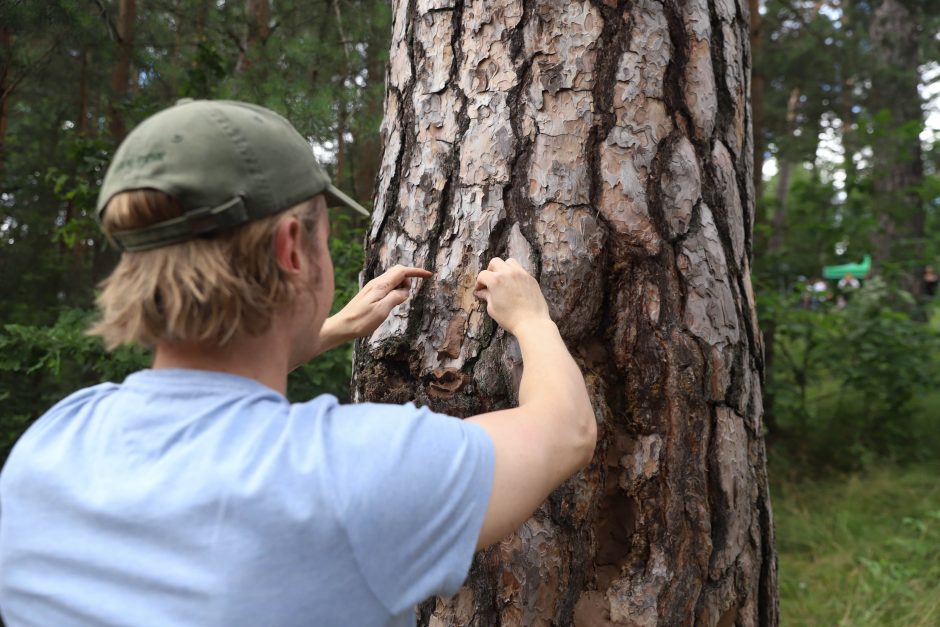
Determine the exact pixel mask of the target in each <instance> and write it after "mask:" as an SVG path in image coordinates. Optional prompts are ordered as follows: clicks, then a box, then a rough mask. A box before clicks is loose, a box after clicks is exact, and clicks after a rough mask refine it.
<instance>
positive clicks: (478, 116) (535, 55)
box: [354, 0, 777, 627]
mask: <svg viewBox="0 0 940 627" xmlns="http://www.w3.org/2000/svg"><path fill="white" fill-rule="evenodd" d="M748 27H749V16H748V6H747V3H746V2H744V0H739V3H738V4H735V3H734V2H733V0H694V1H690V2H688V3H686V4H685V5H684V6H682V7H677V6H675V5H673V4H671V3H667V4H666V5H663V4H662V3H658V2H653V1H652V0H637V1H636V2H633V3H626V2H621V3H620V4H619V5H617V4H616V3H615V2H612V1H608V2H567V1H561V0H555V1H553V2H550V1H532V0H515V1H514V0H487V1H484V0H474V1H470V2H466V3H458V2H456V1H455V0H402V1H400V2H397V4H396V9H395V19H394V27H393V36H392V47H391V59H390V69H389V74H388V86H387V93H386V117H385V121H384V123H383V126H382V137H383V142H384V154H383V160H382V165H381V168H380V172H379V185H378V195H377V198H376V204H375V211H374V214H373V222H372V228H371V231H370V233H369V235H368V250H367V265H366V272H365V278H367V279H368V278H371V277H372V276H374V275H375V274H377V273H378V272H380V271H381V270H382V269H384V268H386V267H388V266H391V265H393V264H395V263H403V264H412V265H418V266H423V267H426V268H429V269H432V270H433V271H434V273H435V278H434V280H433V281H428V282H425V283H424V284H423V286H422V287H421V288H420V291H419V292H418V293H417V294H415V295H414V297H413V298H412V299H411V300H410V301H409V302H408V303H407V304H405V305H403V306H401V307H400V308H399V310H398V311H397V313H396V314H394V315H393V316H392V317H390V319H389V320H388V321H387V322H386V323H385V324H384V325H383V326H381V327H380V328H379V329H378V330H377V331H376V332H375V334H373V336H372V337H371V338H368V339H366V340H363V341H361V342H360V343H359V344H358V345H357V347H356V361H355V376H354V393H355V396H356V398H357V399H359V400H366V399H368V400H374V401H386V402H405V401H408V400H415V401H416V402H418V403H423V404H427V405H429V406H431V407H432V408H433V409H435V410H437V411H442V412H447V413H450V414H452V415H457V416H462V417H463V416H467V415H472V414H475V413H479V412H483V411H488V410H493V409H498V408H502V407H507V406H509V405H511V404H513V403H515V402H516V395H517V391H518V384H519V378H520V375H521V369H522V368H523V367H524V364H522V363H521V359H520V354H519V350H518V346H517V344H516V343H515V341H514V339H513V338H512V337H511V336H508V335H506V334H504V333H503V332H502V331H501V330H499V329H498V328H495V327H494V324H493V322H492V321H491V320H490V319H488V318H487V316H486V315H485V311H484V309H483V308H482V307H481V305H480V304H479V303H478V302H477V301H476V299H475V298H474V296H473V292H472V290H473V286H474V278H475V277H476V274H477V273H478V272H479V271H480V270H481V269H482V268H484V267H485V266H486V264H487V262H488V261H489V259H490V258H491V257H493V256H495V255H509V256H513V257H515V258H516V259H518V260H520V261H521V262H522V263H523V264H525V265H527V266H528V268H530V269H531V271H532V272H533V273H534V274H535V275H536V276H537V277H538V278H539V280H540V283H541V285H542V289H543V292H544V293H545V296H546V298H547V300H548V302H549V306H550V308H551V312H552V315H553V318H554V319H555V320H556V322H557V323H558V326H559V328H560V330H561V332H562V335H563V336H564V338H565V340H566V342H567V343H568V345H569V347H570V348H571V349H572V351H573V353H574V355H575V357H576V359H577V361H578V362H579V364H580V365H581V368H582V370H583V371H584V373H585V380H586V382H587V384H588V388H589V390H590V392H591V395H592V398H593V401H594V405H595V410H596V414H597V418H598V421H599V425H600V434H601V435H600V442H599V445H598V448H597V452H596V454H595V457H594V461H593V463H592V464H591V465H590V467H589V468H587V469H586V470H585V471H583V472H581V473H579V474H578V475H577V476H576V477H574V478H572V479H571V480H569V481H568V482H567V483H566V484H565V485H564V486H562V487H561V488H560V489H558V490H557V491H556V492H555V493H554V494H553V495H552V496H551V497H550V498H549V499H548V501H546V503H544V505H543V506H542V507H541V508H540V509H539V511H538V512H537V513H536V515H535V516H534V517H533V518H532V519H531V520H529V521H528V522H527V523H526V524H525V525H524V526H523V527H522V528H521V529H520V530H519V531H518V532H517V533H515V534H514V535H512V536H511V537H510V538H508V539H506V540H505V541H503V542H501V543H499V544H498V545H496V546H495V547H492V548H490V549H489V550H487V551H484V552H482V553H481V554H479V555H478V556H477V558H476V560H475V562H474V566H473V569H472V571H471V575H470V578H469V580H468V582H467V585H466V586H465V587H464V588H463V589H462V591H461V592H460V593H459V594H458V595H457V596H455V597H454V598H451V599H437V600H432V601H430V602H429V603H427V604H425V605H423V606H422V607H421V609H420V619H421V620H420V622H421V624H424V625H436V626H439V625H479V626H486V627H490V626H493V625H526V626H538V625H578V626H580V625H607V624H617V625H685V624H692V623H695V624H701V625H732V624H738V625H775V624H776V623H777V597H776V595H777V586H776V556H775V552H774V545H773V526H772V515H771V508H770V498H769V494H768V488H767V477H766V469H765V453H764V442H763V438H762V436H761V429H762V425H761V419H762V402H761V375H762V368H763V366H762V360H761V339H760V332H759V330H758V328H757V320H756V316H755V313H754V295H753V293H752V291H751V287H750V268H749V264H750V262H749V258H750V248H751V225H752V222H753V206H754V192H753V179H752V168H753V165H752V159H753V153H752V138H751V134H750V124H751V121H750V119H749V116H750V113H749V105H748V101H747V94H748V90H749V85H748V83H749V63H750V62H749V53H748Z"/></svg>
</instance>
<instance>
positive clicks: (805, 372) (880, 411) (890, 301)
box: [762, 278, 938, 468]
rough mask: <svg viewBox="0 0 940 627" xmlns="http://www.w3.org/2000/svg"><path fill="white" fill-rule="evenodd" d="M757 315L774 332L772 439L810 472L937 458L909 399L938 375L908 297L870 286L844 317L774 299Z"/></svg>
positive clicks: (933, 337) (929, 432) (930, 337)
mask: <svg viewBox="0 0 940 627" xmlns="http://www.w3.org/2000/svg"><path fill="white" fill-rule="evenodd" d="M762 309H763V311H762V316H763V318H762V322H764V324H765V325H766V324H769V325H771V328H772V329H773V332H774V352H773V354H774V356H773V364H772V369H771V371H770V372H769V376H768V381H767V388H768V390H767V391H768V397H769V398H770V399H772V406H771V407H769V408H768V409H769V410H770V411H771V412H772V416H771V420H770V424H772V425H776V428H777V432H776V433H771V434H770V437H771V440H772V441H776V442H779V443H780V444H782V445H783V446H784V448H785V449H786V451H787V452H788V453H791V454H793V455H794V456H795V457H796V459H797V460H798V461H801V462H806V463H810V464H811V465H812V467H820V466H834V467H837V468H857V467H860V466H864V465H866V464H867V463H868V462H869V461H870V460H871V459H873V458H874V457H877V456H889V457H897V458H925V457H929V456H933V455H936V450H935V448H934V447H933V446H931V439H932V438H933V433H934V431H935V428H934V427H935V425H932V424H930V423H931V422H934V421H933V420H931V419H929V418H928V417H925V416H921V415H918V410H922V409H923V408H922V406H921V405H919V404H918V403H915V401H917V400H919V397H921V396H922V395H924V394H926V393H927V392H928V391H929V389H930V388H929V382H930V381H931V380H932V378H933V376H934V375H935V374H936V372H937V367H936V364H935V360H934V353H935V352H936V349H937V346H938V341H937V340H938V338H937V334H936V333H935V332H934V331H932V330H931V328H930V327H929V326H928V325H925V324H923V323H921V322H919V321H918V320H917V319H915V317H914V316H913V315H912V312H913V299H912V298H911V297H910V295H909V294H907V293H906V292H903V291H901V290H898V289H895V288H891V287H889V286H888V285H887V284H885V282H883V281H882V280H880V279H878V278H875V279H872V280H869V281H868V282H867V283H866V285H865V286H864V288H863V289H861V290H859V291H858V292H857V293H856V294H854V296H853V298H852V299H851V300H850V301H849V303H848V304H847V305H846V306H845V307H844V308H843V309H837V308H833V307H822V308H818V309H811V308H805V307H801V306H800V305H799V303H798V299H797V298H796V297H793V298H787V297H780V296H779V295H778V296H772V297H765V298H764V299H763V301H762Z"/></svg>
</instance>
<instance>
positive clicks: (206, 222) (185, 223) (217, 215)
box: [111, 196, 248, 251]
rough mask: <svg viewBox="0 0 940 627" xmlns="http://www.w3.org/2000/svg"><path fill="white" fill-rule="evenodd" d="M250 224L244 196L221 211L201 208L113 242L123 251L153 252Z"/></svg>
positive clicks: (115, 236) (129, 232)
mask: <svg viewBox="0 0 940 627" xmlns="http://www.w3.org/2000/svg"><path fill="white" fill-rule="evenodd" d="M247 221H248V210H247V209H246V208H245V203H244V201H243V200H242V198H241V196H236V197H235V198H233V199H231V200H230V201H228V202H226V203H225V204H222V205H219V206H217V207H200V208H199V209H193V210H191V211H187V212H186V213H184V214H183V215H182V216H180V217H178V218H171V219H170V220H164V221H163V222H157V223H156V224H151V225H150V226H146V227H144V228H141V229H130V230H127V231H117V232H115V233H112V234H111V239H112V240H114V242H115V243H116V244H117V245H118V247H119V248H120V249H122V250H129V251H140V250H150V249H151V248H159V247H160V246H167V245H169V244H178V243H180V242H186V241H189V240H191V239H195V238H197V237H199V236H200V235H206V234H209V233H217V232H219V231H224V230H226V229H230V228H232V227H235V226H238V225H240V224H244V223H245V222H247Z"/></svg>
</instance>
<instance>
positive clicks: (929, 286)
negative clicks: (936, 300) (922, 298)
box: [924, 266, 940, 298]
mask: <svg viewBox="0 0 940 627" xmlns="http://www.w3.org/2000/svg"><path fill="white" fill-rule="evenodd" d="M937 285H940V276H938V275H937V271H936V270H934V269H933V266H926V267H925V268H924V294H926V295H927V297H928V298H933V297H934V296H935V295H936V294H937Z"/></svg>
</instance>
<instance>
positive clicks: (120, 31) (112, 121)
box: [108, 0, 137, 141]
mask: <svg viewBox="0 0 940 627" xmlns="http://www.w3.org/2000/svg"><path fill="white" fill-rule="evenodd" d="M119 4H120V7H119V13H118V24H117V36H118V45H119V46H120V50H119V51H118V58H117V61H116V62H115V64H114V68H113V69H112V71H111V102H110V103H109V104H108V130H109V131H110V133H111V136H112V137H113V138H114V139H115V140H116V141H120V140H122V139H124V135H125V134H126V133H127V128H126V125H125V123H124V115H123V112H122V111H121V106H122V104H123V101H124V100H125V99H126V98H127V88H128V80H129V79H130V70H131V55H132V53H133V50H134V20H135V19H136V17H137V5H136V0H120V3H119Z"/></svg>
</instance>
